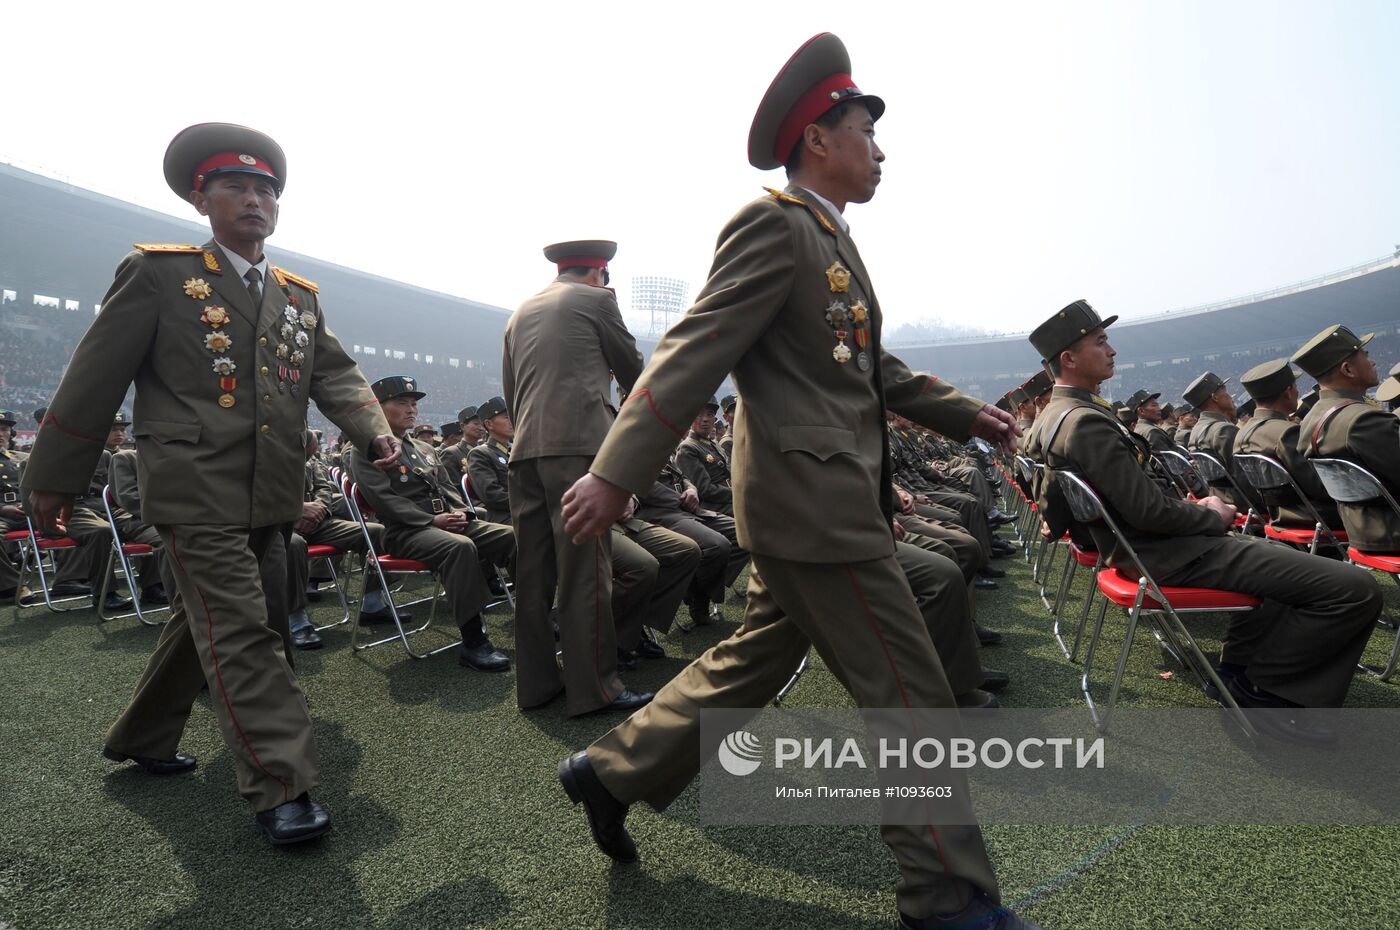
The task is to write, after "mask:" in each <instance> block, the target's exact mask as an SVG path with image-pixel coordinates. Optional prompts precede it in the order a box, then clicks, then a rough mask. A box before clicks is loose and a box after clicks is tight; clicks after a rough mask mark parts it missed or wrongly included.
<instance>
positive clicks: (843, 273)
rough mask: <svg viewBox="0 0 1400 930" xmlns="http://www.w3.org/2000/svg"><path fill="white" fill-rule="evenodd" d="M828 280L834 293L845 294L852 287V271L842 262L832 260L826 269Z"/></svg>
mask: <svg viewBox="0 0 1400 930" xmlns="http://www.w3.org/2000/svg"><path fill="white" fill-rule="evenodd" d="M826 280H827V283H828V284H830V285H831V291H832V293H834V294H844V293H846V292H847V291H849V290H850V289H851V272H850V271H849V270H848V269H847V268H846V266H845V265H843V264H841V263H840V262H832V263H831V267H830V268H828V269H826Z"/></svg>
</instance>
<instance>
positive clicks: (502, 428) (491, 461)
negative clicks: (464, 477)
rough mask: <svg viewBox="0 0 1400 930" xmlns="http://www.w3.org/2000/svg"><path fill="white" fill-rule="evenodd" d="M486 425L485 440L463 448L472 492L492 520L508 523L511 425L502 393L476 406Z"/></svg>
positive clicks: (512, 431)
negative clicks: (500, 395)
mask: <svg viewBox="0 0 1400 930" xmlns="http://www.w3.org/2000/svg"><path fill="white" fill-rule="evenodd" d="M476 409H477V414H478V415H479V416H480V417H481V423H482V425H483V426H485V427H486V433H487V436H486V441H485V442H483V443H482V444H481V445H479V446H475V447H473V448H472V449H470V450H469V451H468V452H467V473H468V474H469V475H470V476H471V485H472V496H473V497H475V498H476V500H477V502H478V503H480V504H482V505H484V506H485V507H486V518H487V519H488V520H490V521H491V522H492V523H504V524H507V525H509V524H510V446H511V442H512V441H513V440H514V439H515V427H514V425H513V424H512V423H511V421H510V411H508V410H506V399H505V398H504V397H492V398H491V399H490V400H488V401H486V402H485V403H483V404H482V405H481V406H480V407H478V408H476Z"/></svg>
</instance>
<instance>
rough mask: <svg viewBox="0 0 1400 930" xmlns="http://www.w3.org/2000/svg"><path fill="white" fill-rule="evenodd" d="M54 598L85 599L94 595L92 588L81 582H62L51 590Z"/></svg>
mask: <svg viewBox="0 0 1400 930" xmlns="http://www.w3.org/2000/svg"><path fill="white" fill-rule="evenodd" d="M49 594H51V595H53V596H54V597H84V596H87V595H91V594H92V588H90V587H88V586H87V585H85V584H83V583H82V582H80V581H60V582H59V583H58V584H56V585H54V586H53V587H52V588H50V589H49Z"/></svg>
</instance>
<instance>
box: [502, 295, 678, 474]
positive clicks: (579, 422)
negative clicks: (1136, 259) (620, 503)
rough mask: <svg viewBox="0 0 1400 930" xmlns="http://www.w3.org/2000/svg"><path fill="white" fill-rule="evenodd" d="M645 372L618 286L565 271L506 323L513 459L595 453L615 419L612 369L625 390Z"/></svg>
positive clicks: (505, 375) (505, 390) (505, 380)
mask: <svg viewBox="0 0 1400 930" xmlns="http://www.w3.org/2000/svg"><path fill="white" fill-rule="evenodd" d="M641 370H642V355H641V353H640V352H638V351H637V343H636V341H635V340H634V339H633V338H632V334H631V333H629V332H628V331H627V327H626V325H625V324H624V323H623V322H622V312H621V311H620V310H619V309H618V306H617V297H616V296H614V294H613V292H612V291H611V290H610V289H608V288H605V287H591V286H589V285H587V284H580V283H578V282H576V281H573V280H571V279H570V278H568V277H565V276H564V275H560V276H559V277H558V278H556V279H555V281H554V283H552V284H550V285H549V286H548V287H546V288H545V289H544V290H542V291H540V292H539V293H538V294H536V295H535V296H533V297H531V298H530V299H529V300H527V301H525V303H523V304H521V305H520V308H519V309H518V310H516V311H515V312H514V313H513V314H511V317H510V321H509V322H508V323H506V335H505V350H504V357H503V359H502V364H501V380H502V387H503V393H504V395H505V401H506V409H508V410H509V411H510V415H511V420H512V421H513V422H514V424H515V441H514V442H513V443H512V445H511V459H512V460H513V461H522V460H525V459H535V458H542V457H544V456H554V455H583V456H588V455H593V454H594V453H595V452H597V451H598V446H600V445H601V444H602V442H603V437H604V436H606V435H607V433H608V427H610V426H611V425H612V422H613V417H614V408H613V406H612V402H611V384H610V382H609V375H610V374H611V376H612V377H613V378H616V379H617V383H618V385H619V386H620V387H621V388H622V390H623V391H624V392H626V391H630V390H631V388H632V384H633V382H634V381H636V379H637V375H638V374H640V373H641ZM699 407H700V405H699V404H696V409H697V410H698V409H699ZM693 416H694V411H692V412H691V416H690V417H687V418H686V419H687V422H689V420H690V419H693ZM650 471H651V472H652V473H653V477H654V473H655V469H654V468H653V469H651V470H650Z"/></svg>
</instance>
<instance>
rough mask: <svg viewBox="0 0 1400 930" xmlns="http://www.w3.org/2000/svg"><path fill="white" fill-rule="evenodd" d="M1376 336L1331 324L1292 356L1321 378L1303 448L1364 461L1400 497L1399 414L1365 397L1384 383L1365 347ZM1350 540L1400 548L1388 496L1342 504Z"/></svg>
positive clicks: (1365, 547)
mask: <svg viewBox="0 0 1400 930" xmlns="http://www.w3.org/2000/svg"><path fill="white" fill-rule="evenodd" d="M1374 336H1375V333H1367V334H1366V335H1365V336H1357V335H1356V334H1355V333H1353V332H1352V331H1351V330H1349V329H1347V328H1346V327H1345V326H1341V325H1337V326H1329V327H1328V328H1327V329H1324V330H1323V331H1322V332H1320V333H1318V334H1317V335H1316V336H1314V337H1313V338H1312V340H1311V341H1310V342H1308V344H1307V345H1305V346H1303V347H1302V348H1301V349H1299V350H1298V351H1297V352H1296V353H1295V354H1294V356H1293V363H1294V364H1295V365H1297V366H1298V367H1299V368H1301V369H1303V371H1305V372H1307V373H1308V374H1310V375H1312V376H1313V377H1314V378H1316V379H1317V382H1318V384H1319V385H1320V386H1321V392H1320V393H1319V395H1318V399H1317V403H1316V404H1315V405H1314V406H1313V408H1312V409H1311V410H1310V411H1308V414H1307V416H1306V417H1305V418H1304V419H1303V423H1302V425H1301V427H1300V428H1299V430H1298V451H1299V452H1300V453H1301V454H1303V455H1305V456H1307V457H1308V458H1340V459H1346V460H1348V461H1351V462H1355V463H1356V464H1358V465H1360V466H1362V467H1363V468H1365V469H1366V470H1367V471H1369V472H1370V473H1371V474H1373V475H1375V476H1376V477H1377V478H1378V479H1380V481H1381V483H1382V484H1383V485H1385V488H1386V490H1388V491H1389V492H1390V493H1391V494H1392V495H1393V496H1397V497H1400V454H1397V453H1396V450H1397V449H1400V419H1397V418H1396V417H1395V416H1393V415H1391V414H1389V413H1386V412H1385V411H1384V410H1381V409H1380V408H1379V407H1377V406H1373V405H1372V404H1370V403H1368V402H1367V400H1366V391H1367V389H1369V388H1373V387H1375V386H1376V385H1377V384H1379V383H1380V378H1379V376H1378V374H1377V372H1376V363H1375V362H1373V361H1371V356H1370V354H1369V353H1367V351H1366V349H1365V346H1366V343H1368V342H1370V341H1371V339H1372V338H1373V337H1374ZM1337 509H1338V510H1340V511H1341V515H1342V523H1343V524H1344V525H1345V526H1346V530H1347V537H1348V539H1349V540H1350V543H1351V545H1353V546H1355V547H1356V548H1357V549H1360V550H1361V551H1362V552H1396V551H1400V518H1397V517H1395V515H1394V514H1393V513H1392V511H1391V509H1390V507H1389V506H1388V505H1387V504H1386V503H1385V502H1384V501H1378V502H1377V503H1375V504H1370V503H1363V504H1346V503H1342V504H1338V505H1337Z"/></svg>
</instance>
